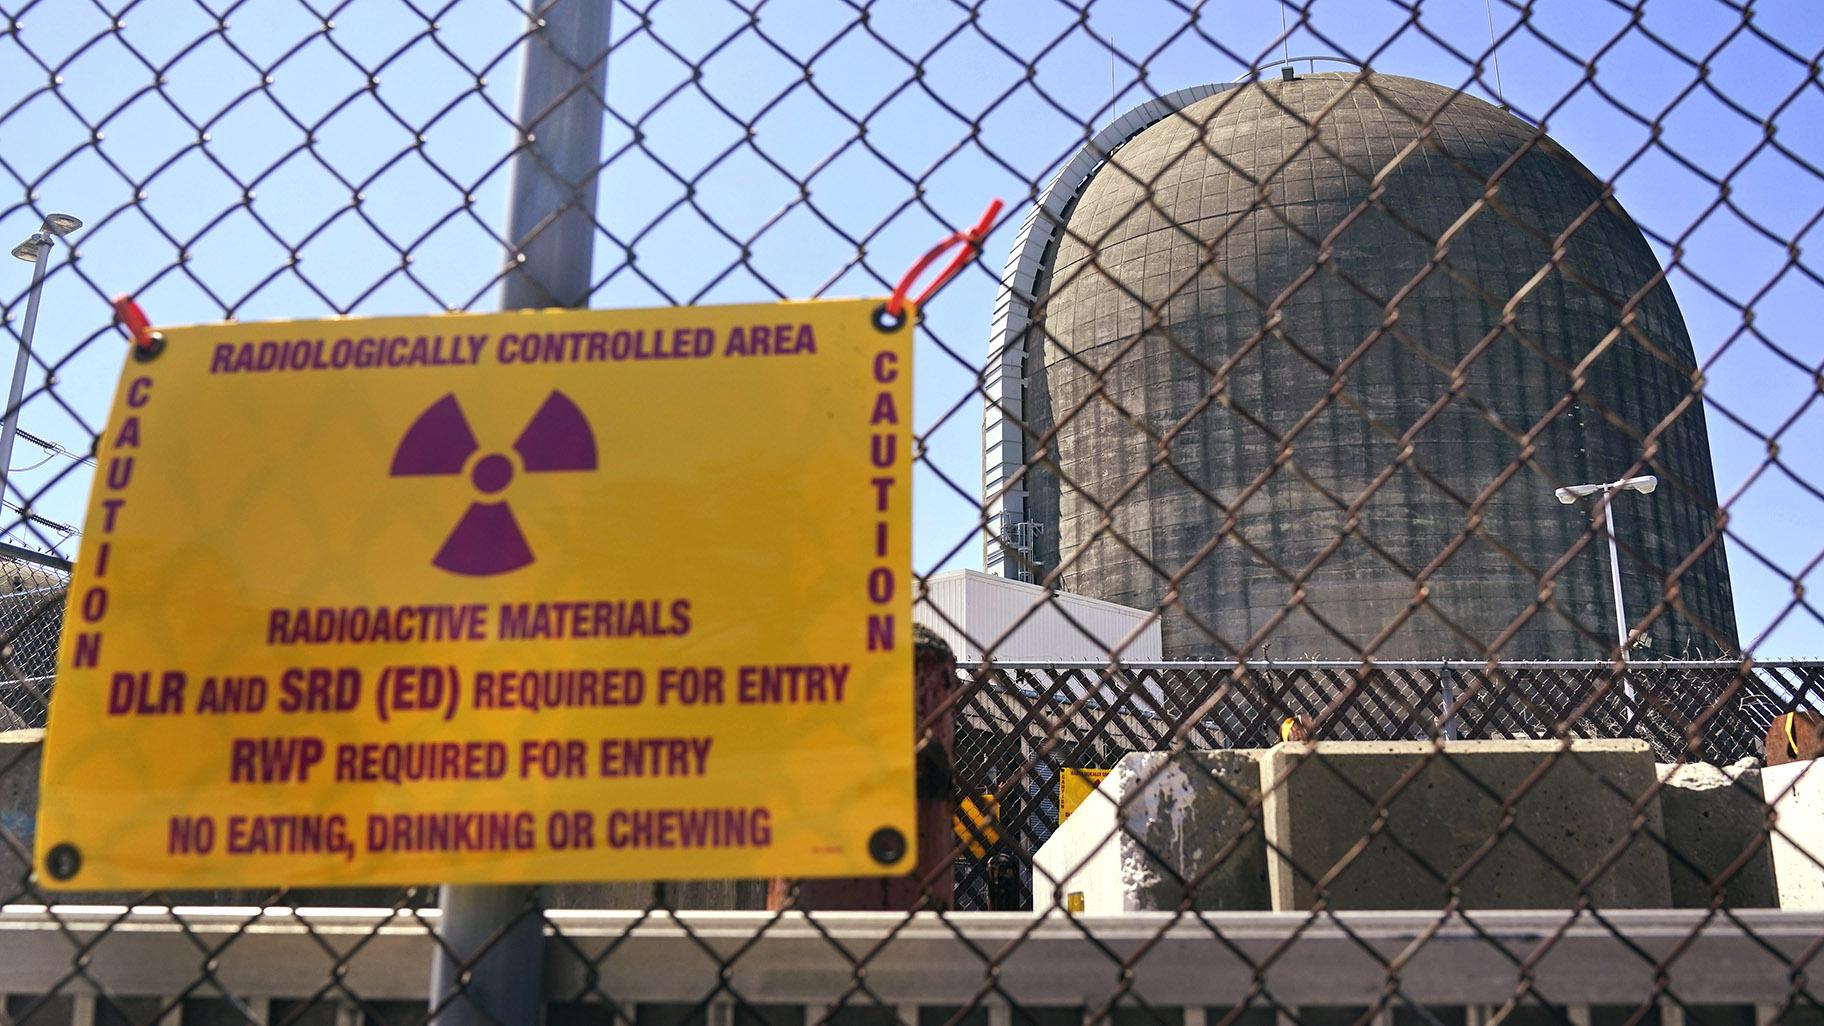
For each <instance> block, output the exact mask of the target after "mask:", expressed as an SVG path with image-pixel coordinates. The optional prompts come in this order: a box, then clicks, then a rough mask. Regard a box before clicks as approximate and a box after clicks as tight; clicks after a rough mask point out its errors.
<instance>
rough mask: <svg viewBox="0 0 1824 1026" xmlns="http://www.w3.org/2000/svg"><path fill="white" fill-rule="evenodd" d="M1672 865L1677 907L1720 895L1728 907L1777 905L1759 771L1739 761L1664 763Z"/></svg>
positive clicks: (1703, 903) (1663, 803) (1663, 798)
mask: <svg viewBox="0 0 1824 1026" xmlns="http://www.w3.org/2000/svg"><path fill="white" fill-rule="evenodd" d="M1658 769H1659V777H1660V780H1661V781H1663V782H1664V783H1665V785H1666V786H1665V788H1664V789H1663V790H1661V791H1660V793H1659V801H1660V808H1661V810H1662V812H1663V813H1664V816H1665V824H1666V846H1667V848H1668V849H1669V850H1668V852H1667V868H1668V869H1669V870H1670V872H1671V878H1672V906H1673V907H1674V908H1709V907H1710V905H1711V903H1712V902H1713V901H1714V900H1715V898H1716V897H1717V896H1718V895H1717V892H1718V891H1720V892H1721V898H1722V903H1723V904H1724V905H1727V906H1728V907H1729V908H1776V907H1778V906H1779V903H1780V896H1779V888H1778V886H1777V885H1776V884H1775V882H1774V875H1773V849H1772V846H1771V845H1770V844H1769V843H1768V835H1767V805H1766V802H1765V801H1764V799H1763V798H1762V792H1761V771H1760V769H1759V768H1758V767H1757V766H1755V765H1754V762H1753V760H1743V762H1741V763H1738V764H1736V765H1734V766H1724V767H1718V766H1711V765H1708V764H1705V763H1690V764H1687V765H1683V766H1673V765H1663V764H1662V765H1661V766H1659V767H1658Z"/></svg>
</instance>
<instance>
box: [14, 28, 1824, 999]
mask: <svg viewBox="0 0 1824 1026" xmlns="http://www.w3.org/2000/svg"><path fill="white" fill-rule="evenodd" d="M0 14H4V15H5V20H6V28H5V34H4V38H3V39H0V68H3V69H4V70H5V74H4V76H0V139H4V142H5V145H4V146H0V191H4V192H6V193H7V195H8V198H7V199H6V200H5V201H4V202H3V203H0V227H4V228H5V230H7V231H10V232H13V233H14V234H15V235H18V236H21V237H25V238H26V241H25V242H24V243H22V244H21V246H20V247H19V249H17V250H15V255H17V256H20V257H21V259H23V260H26V261H28V262H31V263H32V264H33V266H34V271H33V272H32V273H31V274H27V273H25V272H23V269H22V271H21V274H20V275H17V276H15V277H14V278H13V279H12V280H13V281H14V283H15V284H14V285H13V286H12V287H4V286H0V299H3V300H4V317H5V322H6V324H7V326H8V329H9V333H8V337H9V339H11V340H12V341H14V342H15V343H17V344H18V346H19V348H18V350H17V352H18V353H19V361H20V363H19V366H20V373H19V375H18V376H17V384H16V385H15V388H14V390H13V393H12V397H11V399H10V400H9V402H8V404H7V406H6V413H7V415H8V419H7V422H6V425H5V435H4V441H0V473H3V474H4V475H5V476H4V479H3V481H4V483H3V484H0V492H4V500H5V502H6V505H7V508H8V509H9V510H11V511H12V514H13V515H11V516H10V517H9V519H8V521H7V524H6V526H7V532H6V534H7V538H8V541H7V547H6V551H5V552H4V553H3V554H0V555H4V558H5V562H6V565H7V566H8V567H9V577H8V580H7V582H6V591H5V594H6V598H5V606H4V609H3V610H0V666H3V667H4V671H5V672H4V673H3V674H0V731H3V733H0V1022H20V1023H97V1022H146V1023H154V1022H156V1023H179V1022H181V1023H186V1024H190V1023H214V1022H249V1023H265V1022H273V1023H317V1022H323V1023H330V1022H334V1023H337V1024H341V1023H357V1022H371V1023H381V1022H423V1021H427V1020H429V1021H439V1022H446V1023H454V1022H465V1023H466V1022H476V1021H496V1022H516V1021H529V1020H528V1016H530V1017H542V1019H543V1021H546V1022H549V1023H567V1022H617V1021H619V1022H631V1023H636V1024H639V1026H649V1024H665V1023H687V1022H706V1023H712V1024H715V1026H725V1024H729V1023H766V1024H775V1026H796V1024H800V1023H805V1024H809V1023H817V1022H836V1023H841V1024H848V1026H861V1024H886V1023H906V1024H916V1026H937V1024H940V1023H941V1024H947V1026H961V1024H965V1023H966V1024H970V1026H1006V1024H1008V1023H1011V1022H1014V1021H1016V1020H1017V1021H1019V1022H1023V1023H1038V1024H1041V1026H1054V1024H1063V1023H1073V1024H1075V1023H1083V1024H1086V1026H1093V1024H1097V1023H1101V1022H1104V1021H1113V1022H1115V1023H1116V1024H1117V1026H1142V1024H1147V1026H1151V1024H1154V1023H1158V1024H1164V1026H1235V1024H1243V1023H1245V1024H1246V1026H1258V1024H1267V1023H1274V1022H1292V1023H1299V1024H1328V1023H1355V1024H1358V1026H1369V1024H1385V1026H1393V1024H1398V1026H1407V1024H1420V1023H1426V1024H1433V1026H1440V1024H1442V1026H1459V1024H1460V1026H1492V1024H1494V1023H1497V1022H1510V1021H1511V1022H1517V1023H1533V1022H1540V1023H1545V1022H1551V1023H1571V1024H1575V1026H1606V1024H1627V1026H1633V1024H1651V1023H1663V1024H1665V1026H1684V1024H1686V1023H1689V1024H1690V1026H1699V1024H1702V1026H1710V1024H1716V1026H1723V1024H1736V1023H1740V1024H1743V1026H1747V1024H1754V1026H1764V1024H1771V1023H1779V1024H1792V1026H1798V1024H1801V1023H1816V1022H1820V1021H1824V1004H1820V999H1821V998H1824V989H1820V987H1819V986H1818V984H1817V983H1816V982H1815V980H1816V975H1817V973H1816V969H1815V966H1816V960H1817V956H1818V953H1819V950H1820V948H1824V939H1821V938H1824V920H1821V919H1820V918H1819V916H1818V913H1817V911H1816V910H1818V909H1824V794H1821V793H1820V787H1821V786H1824V785H1821V784H1820V782H1819V781H1818V779H1817V777H1816V775H1815V774H1814V773H1812V772H1811V769H1812V767H1813V765H1814V761H1813V760H1815V758H1816V757H1817V756H1818V755H1819V754H1820V747H1821V746H1824V727H1821V725H1820V720H1819V718H1818V715H1817V714H1816V712H1814V711H1813V710H1815V709H1817V708H1819V707H1820V705H1824V698H1821V697H1820V694H1819V691H1820V688H1821V687H1824V677H1821V675H1820V674H1821V671H1820V667H1819V664H1817V663H1814V662H1809V661H1806V660H1805V658H1804V657H1807V656H1812V655H1816V654H1817V653H1818V652H1819V651H1820V645H1819V641H1820V640H1824V614H1821V613H1820V611H1819V609H1818V608H1817V606H1816V604H1815V602H1814V601H1813V600H1812V599H1811V598H1810V597H1809V591H1808V585H1809V584H1810V583H1811V582H1812V581H1814V580H1815V578H1816V568H1817V566H1818V565H1819V563H1820V561H1821V560H1824V549H1821V547H1820V543H1819V541H1818V533H1817V532H1816V531H1815V530H1814V529H1813V526H1812V525H1814V524H1815V523H1817V522H1818V519H1819V514H1820V513H1824V491H1820V489H1819V482H1824V455H1820V454H1824V445H1820V444H1819V443H1820V442H1824V420H1821V418H1824V413H1821V412H1820V406H1821V405H1824V404H1820V403H1819V398H1820V395H1821V394H1824V356H1821V351H1820V347H1819V346H1818V344H1817V342H1816V341H1815V323H1816V320H1817V314H1818V312H1819V311H1820V310H1824V302H1820V300H1821V299H1824V293H1821V290H1824V278H1820V277H1819V273H1818V271H1817V269H1816V266H1815V264H1816V261H1815V258H1813V257H1812V255H1811V253H1810V251H1811V249H1812V248H1813V246H1812V239H1813V237H1814V236H1815V231H1816V225H1817V223H1818V221H1819V219H1820V217H1824V131H1820V130H1819V126H1820V125H1821V124H1824V82H1821V81H1820V78H1819V68H1820V61H1821V60H1824V29H1820V28H1819V26H1818V23H1817V19H1816V18H1815V16H1814V12H1812V11H1810V10H1809V9H1808V8H1806V7H1805V6H1804V5H1802V4H1796V3H1795V4H1784V5H1779V4H1767V5H1762V6H1756V5H1754V4H1752V3H1746V4H1742V3H1733V2H1729V0H1643V2H1640V3H1637V4H1630V3H1622V2H1619V0H1535V2H1528V3H1519V2H1516V0H1484V2H1483V3H1475V2H1473V0H1464V2H1459V3H1449V4H1436V3H1434V4H1427V5H1420V4H1417V3H1411V4H1407V3H1400V2H1395V0H1299V2H1294V0H1223V2H1221V3H1177V2H1171V0H1161V2H1158V3H1152V2H1140V0H1135V2H1133V3H1127V2H1122V3H1108V2H1100V3H1098V2H1089V3H1073V2H1069V0H987V2H978V3H964V2H961V0H948V2H930V3H910V2H906V3H888V2H861V3H856V2H849V0H842V2H838V0H828V2H823V0H817V2H811V0H805V2H797V0H789V2H788V0H770V2H769V0H759V2H753V3H749V2H746V0H700V2H691V3H685V2H682V0H652V2H634V0H618V2H610V0H601V2H599V3H596V2H594V0H540V2H537V3H534V4H531V5H530V7H528V6H526V5H522V4H520V3H514V2H508V0H449V2H447V3H440V4H425V3H419V2H415V0H349V2H344V3H334V4H331V3H316V2H312V0H245V2H240V3H228V2H214V0H138V2H119V3H114V2H106V0H37V2H30V0H0ZM993 196H1001V197H1004V198H1005V199H1006V200H1007V205H1006V207H1005V211H1004V213H1003V214H1001V216H1000V217H999V218H998V220H996V221H995V222H994V223H992V224H991V225H990V229H991V230H990V231H989V233H988V234H987V237H986V239H985V241H984V242H983V244H982V246H981V247H980V249H979V250H978V251H976V253H975V255H974V259H973V261H972V262H971V263H970V264H968V265H967V266H966V267H965V268H964V270H963V272H962V273H961V274H960V275H959V276H958V277H956V278H954V279H953V280H951V281H949V282H948V284H947V285H945V287H944V288H943V289H942V290H941V291H940V292H939V293H937V295H936V297H935V298H934V299H933V300H932V302H930V303H929V304H926V305H925V306H924V307H923V308H922V309H921V311H920V321H919V324H918V332H919V335H918V339H917V343H916V345H917V364H918V369H917V372H916V376H915V386H916V391H915V410H914V418H915V428H916V443H917V444H916V446H915V449H916V457H917V459H916V478H915V483H916V490H917V502H918V506H917V519H916V521H915V524H914V532H915V540H914V547H915V554H914V563H915V565H914V567H913V570H914V573H915V575H916V577H917V579H918V581H919V582H920V587H919V589H918V590H919V599H918V600H919V605H918V617H919V619H920V621H921V622H922V623H924V624H926V625H928V626H929V627H931V628H933V629H935V630H936V632H937V634H938V635H941V636H942V637H945V638H949V639H952V644H951V645H950V646H949V649H954V651H951V650H947V649H946V647H945V646H944V645H943V644H942V643H941V642H939V641H937V640H936V639H935V638H934V637H932V636H931V635H921V636H920V640H919V644H918V654H917V667H916V670H917V674H918V679H919V689H920V690H919V700H920V707H919V731H918V742H917V743H918V745H919V763H918V766H919V774H918V797H919V801H920V809H921V813H920V814H921V823H923V824H924V825H925V826H926V827H927V828H928V829H927V830H926V831H925V832H924V833H923V834H922V836H921V838H920V851H919V859H918V861H919V865H918V868H917V870H916V871H915V872H913V873H912V874H911V875H910V876H908V877H905V878H903V879H894V880H891V881H889V882H887V883H885V884H882V883H878V882H874V881H856V880H834V881H831V880H803V881H797V880H785V879H777V880H769V881H690V882H669V883H655V884H637V885H636V884H614V885H583V884H579V885H564V886H549V887H543V888H537V889H532V888H527V889H514V890H501V891H498V892H494V893H492V894H490V895H480V896H478V895H476V894H467V895H462V894H458V895H454V896H453V895H452V894H451V893H449V892H447V891H446V892H445V893H444V894H443V896H442V897H441V898H440V896H439V893H438V892H437V890H436V889H435V887H434V885H435V884H436V883H438V881H429V880H427V881H425V882H424V884H425V885H424V886H422V887H416V888H409V889H400V890H392V889H365V890H354V889H341V890H334V889H332V890H315V891H300V890H278V891H274V892H270V893H267V892H212V893H205V894H182V893H150V894H137V895H123V894H74V895H60V896H59V895H52V894H50V893H48V892H46V891H44V890H41V889H40V887H39V881H38V880H37V879H36V878H35V877H34V876H33V874H32V869H31V866H32V856H31V851H32V844H33V842H34V834H35V826H34V824H35V810H36V809H37V788H38V778H39V769H38V767H39V758H40V756H39V752H40V749H41V746H42V743H43V739H42V730H41V729H39V728H42V727H43V726H44V724H45V721H46V716H47V710H48V703H49V701H50V699H51V696H52V693H53V691H54V683H55V678H56V645H57V638H58V635H59V632H60V630H61V625H62V618H63V616H64V590H65V588H66V582H67V580H68V577H69V572H70V562H69V561H70V560H72V559H74V558H75V555H76V544H75V543H76V539H77V538H79V537H80V533H81V530H82V524H81V519H82V514H81V510H82V508H83V507H82V503H83V501H84V499H85V496H86V493H87V489H88V487H89V483H90V480H91V478H92V477H93V475H94V474H95V473H96V469H97V468H96V467H95V460H94V458H93V456H94V454H95V453H97V452H100V451H101V449H102V448H103V439H102V438H101V437H100V434H101V432H102V429H103V426H104V422H105V418H106V410H107V405H108V397H109V395H110V391H111V389H112V387H113V383H114V381H115V379H116V377H117V376H118V371H119V367H120V365H121V363H122V361H123V359H125V358H126V340H125V338H124V335H123V332H122V331H121V330H120V328H119V327H118V326H117V325H116V324H115V322H114V320H113V313H112V309H111V307H110V304H109V299H110V297H111V296H113V295H115V294H117V293H129V294H131V295H132V296H134V297H135V298H136V299H137V300H138V302H139V303H140V304H141V305H142V306H143V307H144V309H145V310H146V311H147V312H148V313H149V314H150V316H151V317H152V318H153V319H154V321H155V322H158V323H164V324H173V323H192V322H213V321H221V320H229V319H239V320H260V319H268V318H294V317H304V316H320V315H328V314H350V315H369V314H420V313H426V312H434V311H441V310H487V309H493V308H496V307H504V308H519V307H532V306H553V305H556V306H591V307H601V308H610V307H627V306H638V305H678V304H707V303H722V302H765V301H772V300H780V299H793V298H805V297H825V296H847V295H878V294H885V293H887V292H888V291H890V290H891V289H893V288H894V286H895V284H896V283H898V282H899V280H900V277H901V271H902V269H903V268H904V267H906V266H907V265H909V264H911V263H912V261H913V259H914V258H915V257H917V256H918V255H919V254H921V253H923V252H925V250H926V249H927V247H928V246H929V245H930V244H931V243H932V242H934V241H936V240H937V239H940V238H943V237H945V236H947V235H949V234H950V233H951V232H952V231H953V230H954V229H955V228H956V227H957V226H960V225H967V224H970V223H973V221H974V220H975V218H976V217H977V216H978V212H979V211H980V210H981V209H982V208H983V207H984V206H985V205H986V204H987V202H988V200H989V198H990V197H993ZM60 213H67V214H73V215H75V217H76V218H77V219H80V222H81V225H80V227H75V226H73V221H72V220H67V219H66V220H59V219H58V218H56V217H55V216H53V215H56V214H60ZM15 430H16V432H17V437H19V438H21V439H23V440H25V441H26V443H27V446H28V448H30V447H36V448H37V449H41V450H42V451H43V457H42V459H39V458H38V457H37V454H36V453H32V454H31V455H30V457H27V456H26V455H25V454H24V453H15V452H14V450H13V448H12V445H13V439H14V437H15ZM299 444H310V440H309V439H301V440H300V441H299ZM198 458H206V457H205V456H202V455H199V457H198ZM274 458H283V454H274ZM33 460H36V462H33ZM195 500H196V501H197V502H198V503H199V504H200V503H212V502H221V501H227V500H226V499H225V498H224V497H222V496H211V495H198V496H195ZM727 501H728V504H729V507H730V509H731V510H736V509H738V508H739V507H740V496H737V495H731V496H729V497H728V500H727ZM104 558H105V557H104ZM300 558H303V554H301V557H300ZM311 558H321V559H324V560H329V561H333V559H334V558H335V557H334V554H330V553H318V554H314V555H312V556H311ZM978 566H979V567H980V568H981V569H982V570H984V571H986V573H985V574H984V573H964V574H962V575H961V576H960V577H956V578H955V580H956V582H959V583H956V584H955V586H954V587H951V586H950V585H948V584H944V585H940V579H944V580H948V579H949V578H950V575H953V574H955V573H956V572H957V571H959V570H964V571H968V570H973V569H974V568H976V567H978ZM754 586H755V587H756V588H763V587H764V586H765V585H764V582H754ZM142 615H153V614H152V613H150V612H146V611H142ZM958 662H960V663H961V669H960V670H959V669H958V668H957V663H958ZM144 769H145V772H146V773H148V774H156V773H157V772H158V767H157V766H155V765H149V766H146V767H145V768H144ZM477 900H482V901H487V902H492V905H491V909H490V911H489V912H488V914H487V916H481V917H479V918H478V917H476V915H475V913H474V910H473V909H470V908H467V907H463V906H462V905H461V903H462V902H467V901H477ZM440 902H441V903H442V904H443V905H444V906H445V907H444V908H443V909H442V910H440V908H439V905H440ZM1808 910H1809V911H1808ZM864 912H865V913H867V914H865V915H863V914H857V913H864ZM446 913H447V915H446ZM836 913H842V914H836ZM992 913H1004V914H999V915H997V914H992ZM458 918H463V919H466V920H467V921H468V923H469V931H470V932H469V933H467V934H463V933H462V932H461V931H457V930H454V929H453V928H452V925H451V924H452V923H453V922H454V921H455V920H456V919H458ZM476 923H481V924H483V925H482V926H481V928H480V929H479V932H476V929H475V924H476ZM433 962H435V963H436V964H437V965H438V967H439V971H438V973H437V974H436V975H433V974H431V973H428V972H427V971H426V970H427V969H428V968H430V966H431V964H432V963H433ZM528 1001H530V1002H531V1003H530V1004H528V1003H527V1002H528ZM528 1008H533V1009H538V1010H537V1011H534V1012H531V1013H528V1012H527V1011H526V1010H527V1009H528ZM508 1009H517V1011H509V1010H508Z"/></svg>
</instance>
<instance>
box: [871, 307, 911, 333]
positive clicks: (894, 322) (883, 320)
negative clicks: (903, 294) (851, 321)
mask: <svg viewBox="0 0 1824 1026" xmlns="http://www.w3.org/2000/svg"><path fill="white" fill-rule="evenodd" d="M871 320H873V322H874V330H875V331H879V332H883V333H886V334H891V333H893V332H895V331H898V330H899V329H901V328H903V327H905V326H906V316H905V314H900V315H898V316H894V315H893V314H890V313H888V312H887V304H885V303H882V304H880V305H879V306H877V307H875V308H874V316H873V317H872V318H871Z"/></svg>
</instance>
